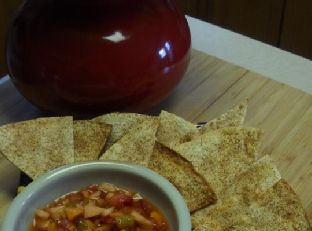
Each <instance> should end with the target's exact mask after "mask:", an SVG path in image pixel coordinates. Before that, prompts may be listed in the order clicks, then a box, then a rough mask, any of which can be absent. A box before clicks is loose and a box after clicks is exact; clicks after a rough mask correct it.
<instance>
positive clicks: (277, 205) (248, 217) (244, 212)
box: [192, 179, 311, 231]
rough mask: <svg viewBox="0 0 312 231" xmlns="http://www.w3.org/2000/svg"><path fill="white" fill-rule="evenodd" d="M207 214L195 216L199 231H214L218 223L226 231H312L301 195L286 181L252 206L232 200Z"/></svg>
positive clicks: (201, 212)
mask: <svg viewBox="0 0 312 231" xmlns="http://www.w3.org/2000/svg"><path fill="white" fill-rule="evenodd" d="M203 211H204V210H203ZM203 211H202V210H201V211H198V212H196V213H194V214H193V215H192V222H193V227H194V228H195V230H201V228H202V227H205V228H206V230H214V229H213V228H214V226H215V224H218V225H219V230H224V231H225V230H229V229H230V230H259V231H261V230H263V231H273V230H274V231H275V230H283V231H289V230H294V231H295V230H300V231H309V230H311V226H310V224H309V221H308V219H307V217H306V214H305V212H304V209H303V207H302V205H301V203H300V200H299V198H298V196H297V195H296V194H295V192H294V191H293V190H292V189H291V187H290V186H289V185H288V184H287V182H286V181H285V180H283V179H282V180H280V181H278V182H277V183H276V184H275V185H274V186H273V187H271V188H269V189H268V190H267V191H265V192H264V193H262V194H261V195H260V196H257V197H255V198H254V200H252V201H249V202H248V203H242V202H241V201H231V203H226V204H224V205H221V206H219V207H215V208H212V209H205V213H203ZM220 226H221V229H220ZM202 230H204V229H202Z"/></svg>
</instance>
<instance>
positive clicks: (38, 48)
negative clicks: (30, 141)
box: [7, 0, 191, 115]
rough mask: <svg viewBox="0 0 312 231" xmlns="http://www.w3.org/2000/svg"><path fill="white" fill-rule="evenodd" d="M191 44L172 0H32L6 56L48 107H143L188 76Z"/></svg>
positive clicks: (19, 82)
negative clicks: (184, 76) (187, 69)
mask: <svg viewBox="0 0 312 231" xmlns="http://www.w3.org/2000/svg"><path fill="white" fill-rule="evenodd" d="M190 43H191V39H190V31H189V27H188V25H187V22H186V20H185V17H184V15H183V14H182V13H181V12H180V11H179V9H178V8H177V6H176V4H175V2H174V1H172V0H131V1H128V0H66V1H64V0H44V1H42V0H28V1H26V2H25V3H24V4H23V6H22V7H21V8H20V10H19V12H18V14H17V16H16V18H15V20H14V22H13V24H12V26H11V29H10V31H9V36H8V43H7V59H8V66H9V72H10V76H11V79H12V81H13V83H14V84H15V86H16V87H17V89H18V90H19V91H20V92H21V93H22V94H23V95H24V96H25V97H26V98H27V99H28V100H29V101H30V102H32V103H33V104H35V105H36V106H38V107H39V108H41V109H42V110H45V111H48V112H52V113H53V114H60V115H64V114H74V115H85V114H93V113H103V112H108V111H136V112H142V111H144V110H146V109H148V108H150V107H152V106H153V105H155V104H157V103H159V102H160V101H161V100H163V99H164V98H165V97H167V96H168V95H169V94H170V92H171V91H172V89H173V88H174V87H175V86H176V85H177V84H178V82H179V81H180V80H181V78H182V76H183V74H184V73H185V71H186V68H187V66H188V63H189V58H190V56H189V55H190V54H189V53H190Z"/></svg>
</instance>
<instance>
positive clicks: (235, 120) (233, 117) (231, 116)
mask: <svg viewBox="0 0 312 231" xmlns="http://www.w3.org/2000/svg"><path fill="white" fill-rule="evenodd" d="M247 106H248V101H247V100H244V101H243V102H241V103H240V104H239V105H237V106H235V107H234V108H232V109H231V110H229V111H227V112H225V113H224V114H222V115H221V116H220V117H218V118H216V119H213V120H211V121H209V122H208V123H207V124H205V125H204V126H203V127H202V128H201V130H200V131H201V133H207V132H209V131H212V130H217V129H220V128H225V127H240V126H242V125H243V123H244V120H245V117H246V112H247Z"/></svg>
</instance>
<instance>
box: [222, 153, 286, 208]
mask: <svg viewBox="0 0 312 231" xmlns="http://www.w3.org/2000/svg"><path fill="white" fill-rule="evenodd" d="M280 179H281V174H280V173H279V171H278V169H277V167H276V165H275V164H274V163H273V161H272V159H271V157H270V156H264V157H262V158H261V159H260V160H258V161H256V162H255V163H253V164H252V165H251V166H250V167H248V168H247V169H246V171H244V172H242V173H241V174H240V175H239V176H237V177H236V178H235V179H234V180H232V182H231V183H230V184H228V185H227V189H226V190H225V191H224V193H222V202H224V201H226V200H231V198H232V197H236V200H237V199H238V198H239V199H240V200H241V201H244V203H248V202H249V201H253V200H255V197H258V196H259V195H261V194H262V193H263V192H265V191H267V190H268V189H270V188H272V187H273V186H274V185H275V184H276V183H277V182H278V181H279V180H280Z"/></svg>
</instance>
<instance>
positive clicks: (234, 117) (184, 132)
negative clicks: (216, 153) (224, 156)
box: [157, 100, 247, 150]
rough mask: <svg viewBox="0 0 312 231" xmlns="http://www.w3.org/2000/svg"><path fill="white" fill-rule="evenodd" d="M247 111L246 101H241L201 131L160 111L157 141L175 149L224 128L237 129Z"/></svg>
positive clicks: (187, 122)
mask: <svg viewBox="0 0 312 231" xmlns="http://www.w3.org/2000/svg"><path fill="white" fill-rule="evenodd" d="M246 111H247V100H245V101H243V102H242V103H240V104H239V105H237V106H236V107H234V108H232V109H231V110H229V111H228V112H226V113H224V114H222V115H221V116H220V117H218V118H216V119H213V120H211V121H210V122H208V123H207V124H206V125H204V126H203V127H202V128H201V129H198V128H197V127H196V125H194V124H192V123H190V122H189V121H186V120H184V119H183V118H181V117H179V116H177V115H175V114H172V113H169V112H166V111H161V113H160V115H159V119H160V123H159V128H158V131H157V141H158V142H159V143H161V144H163V145H164V146H166V147H168V148H170V149H173V150H174V149H175V147H176V146H177V145H180V144H182V143H185V142H189V141H191V140H193V139H194V138H195V137H198V136H200V135H201V134H204V133H207V132H210V131H213V130H217V129H220V128H225V127H239V126H241V125H243V123H244V120H245V116H246Z"/></svg>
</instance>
